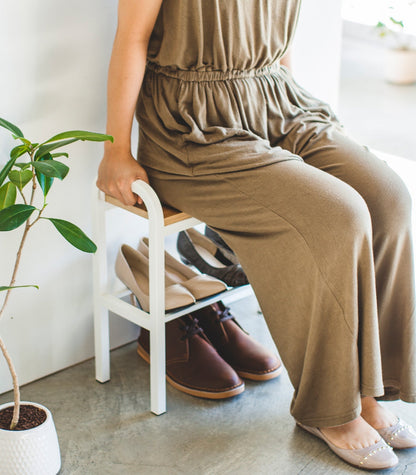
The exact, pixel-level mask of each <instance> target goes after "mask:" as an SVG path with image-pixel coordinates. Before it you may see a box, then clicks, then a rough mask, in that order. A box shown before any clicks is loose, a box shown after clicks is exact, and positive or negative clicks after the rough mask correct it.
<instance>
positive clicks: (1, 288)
mask: <svg viewBox="0 0 416 475" xmlns="http://www.w3.org/2000/svg"><path fill="white" fill-rule="evenodd" d="M22 287H35V288H36V289H38V290H39V286H38V285H34V284H33V285H13V286H12V287H5V286H0V292H2V291H4V290H9V289H21V288H22Z"/></svg>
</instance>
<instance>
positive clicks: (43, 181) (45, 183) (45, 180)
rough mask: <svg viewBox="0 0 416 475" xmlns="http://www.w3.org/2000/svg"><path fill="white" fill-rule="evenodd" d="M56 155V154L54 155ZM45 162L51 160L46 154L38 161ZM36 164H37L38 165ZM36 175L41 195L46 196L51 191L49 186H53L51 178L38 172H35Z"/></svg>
mask: <svg viewBox="0 0 416 475" xmlns="http://www.w3.org/2000/svg"><path fill="white" fill-rule="evenodd" d="M56 155H58V154H56ZM45 160H52V155H51V154H50V153H48V154H47V155H45V156H44V157H42V158H40V159H39V162H42V161H45ZM39 162H38V163H39ZM35 173H36V178H37V179H38V182H39V185H40V187H41V188H42V191H43V195H44V196H46V195H47V194H48V192H49V190H50V189H51V186H52V184H53V178H52V177H50V176H46V175H44V174H43V173H41V172H40V171H39V170H36V171H35Z"/></svg>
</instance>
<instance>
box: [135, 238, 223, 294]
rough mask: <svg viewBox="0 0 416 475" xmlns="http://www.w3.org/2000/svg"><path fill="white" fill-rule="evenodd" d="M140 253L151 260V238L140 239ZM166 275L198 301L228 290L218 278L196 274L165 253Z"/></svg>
mask: <svg viewBox="0 0 416 475" xmlns="http://www.w3.org/2000/svg"><path fill="white" fill-rule="evenodd" d="M138 249H139V251H140V252H141V253H142V254H143V255H145V256H146V257H147V258H149V238H148V237H146V236H144V237H142V238H141V239H140V243H139V248H138ZM165 273H166V274H167V275H168V276H169V277H170V278H171V280H172V281H173V282H176V283H177V284H180V285H182V286H183V287H185V288H187V289H188V290H189V292H191V294H192V295H193V296H194V297H195V299H196V300H200V299H203V298H205V297H210V296H211V295H215V294H218V293H219V292H223V291H224V290H227V284H226V283H225V282H223V281H222V280H220V279H217V278H216V277H212V276H210V275H207V274H200V273H198V272H195V271H194V270H193V269H191V268H190V267H189V266H187V265H185V264H182V262H180V261H178V260H177V259H175V258H174V257H173V256H172V255H171V254H169V253H168V252H167V251H165Z"/></svg>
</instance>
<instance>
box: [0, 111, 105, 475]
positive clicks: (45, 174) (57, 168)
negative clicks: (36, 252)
mask: <svg viewBox="0 0 416 475" xmlns="http://www.w3.org/2000/svg"><path fill="white" fill-rule="evenodd" d="M0 126H1V127H3V128H5V129H7V130H8V131H9V132H11V133H12V135H13V137H14V139H15V140H17V142H18V145H16V146H15V147H14V148H13V149H12V150H11V152H10V158H9V160H8V161H7V163H6V164H5V166H4V167H3V168H2V169H1V170H0V231H2V232H6V231H13V230H15V229H16V228H18V227H20V226H22V225H24V229H23V233H22V234H20V235H19V236H18V237H16V239H17V240H18V242H20V243H19V247H18V251H17V254H16V259H15V262H14V267H13V270H12V273H11V274H12V275H11V279H10V282H9V284H8V285H5V286H0V295H2V296H3V297H4V298H3V301H2V304H1V305H0V319H1V317H2V316H3V315H4V314H5V310H6V307H7V304H8V301H9V296H10V293H11V292H12V291H15V289H17V288H21V287H37V286H36V285H33V284H26V285H16V276H17V271H18V269H19V264H20V259H21V255H22V250H23V247H24V245H25V242H26V238H27V236H28V234H29V232H30V230H31V229H32V228H33V226H34V225H36V224H37V223H38V222H39V221H40V220H47V221H49V222H50V223H51V225H52V227H54V228H55V229H56V230H57V231H58V232H59V233H60V234H61V235H62V236H63V237H64V238H65V239H66V240H67V241H68V242H69V243H70V244H72V245H73V246H75V247H76V248H78V249H80V250H81V251H84V252H89V253H94V252H95V251H96V246H95V244H94V243H93V242H92V241H91V240H90V239H89V238H88V237H87V236H86V235H85V234H84V232H83V231H82V230H81V229H79V228H78V227H77V226H75V225H74V224H72V223H70V222H68V221H65V220H63V219H60V218H56V217H47V216H45V215H44V212H45V209H46V206H47V201H46V200H47V197H48V192H49V190H50V189H51V187H52V185H53V183H54V182H55V179H56V178H57V179H59V180H63V179H64V178H65V177H66V175H67V173H68V171H69V167H68V166H67V165H66V164H65V163H63V162H62V161H59V160H57V158H58V157H63V158H64V159H65V158H68V154H67V153H66V152H62V151H60V149H62V147H65V146H66V145H69V144H71V143H73V142H76V141H78V140H84V141H85V140H86V141H105V140H111V141H112V140H113V138H112V137H111V136H109V135H104V134H98V133H94V132H87V131H82V130H75V131H69V132H63V133H60V134H57V135H54V136H53V137H51V138H50V139H48V140H46V141H45V142H41V143H37V142H31V141H29V140H28V139H27V138H26V137H25V136H24V135H23V132H22V131H21V130H20V129H19V128H18V127H17V126H15V125H13V124H12V123H10V122H8V121H6V120H4V119H1V118H0ZM39 188H40V190H41V193H40V192H38V190H39ZM37 192H38V193H37ZM38 195H40V196H41V197H39V196H38ZM2 252H4V249H2ZM0 349H1V352H2V354H3V356H4V358H5V360H6V363H7V366H8V369H9V371H10V374H11V377H12V381H13V392H14V402H12V403H8V404H4V405H2V406H0V472H1V473H7V474H8V475H11V474H21V473H25V474H32V473H33V474H34V473H42V474H45V475H46V474H56V473H57V472H58V471H59V469H60V466H61V458H60V451H59V444H58V438H57V435H56V430H55V426H54V423H53V419H52V415H51V413H50V412H49V410H48V409H47V408H46V407H44V406H42V405H40V404H36V403H32V402H21V401H20V390H19V383H18V378H17V374H16V371H15V368H14V366H13V362H12V359H11V357H10V354H9V352H8V351H7V348H6V345H5V343H4V341H3V340H2V338H1V335H0Z"/></svg>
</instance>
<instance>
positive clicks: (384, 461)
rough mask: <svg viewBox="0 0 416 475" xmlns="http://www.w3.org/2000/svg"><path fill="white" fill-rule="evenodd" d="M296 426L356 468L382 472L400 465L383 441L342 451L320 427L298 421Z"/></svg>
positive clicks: (391, 450)
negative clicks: (318, 439) (314, 436)
mask: <svg viewBox="0 0 416 475" xmlns="http://www.w3.org/2000/svg"><path fill="white" fill-rule="evenodd" d="M296 424H297V425H298V426H299V427H301V428H302V429H304V430H306V431H307V432H310V433H311V434H313V435H316V437H319V438H320V439H322V440H323V441H324V442H326V444H327V445H328V447H329V448H330V449H331V450H332V452H334V453H335V454H336V455H338V457H339V458H341V459H342V460H344V462H347V463H349V464H351V465H354V467H358V468H363V469H367V470H382V469H385V468H391V467H394V466H395V465H397V464H398V463H399V459H398V458H397V456H396V454H395V453H394V452H393V449H392V448H391V447H390V446H389V445H387V444H386V442H385V441H384V440H383V439H381V440H379V441H378V442H376V443H375V444H373V445H370V446H369V447H364V448H363V449H342V448H341V447H337V446H336V445H334V444H333V443H332V442H331V441H330V440H329V439H328V438H327V437H326V436H325V434H324V433H323V432H322V431H320V430H319V428H318V427H309V426H305V425H303V424H301V423H300V422H298V421H296Z"/></svg>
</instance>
